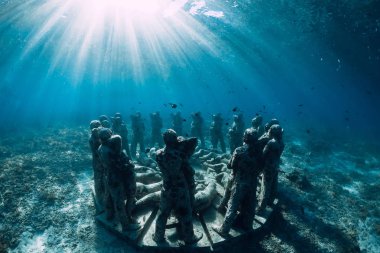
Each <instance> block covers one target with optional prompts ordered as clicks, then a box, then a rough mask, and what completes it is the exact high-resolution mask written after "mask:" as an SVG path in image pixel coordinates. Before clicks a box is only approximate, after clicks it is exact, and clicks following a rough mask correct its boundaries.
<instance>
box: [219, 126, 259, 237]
mask: <svg viewBox="0 0 380 253" xmlns="http://www.w3.org/2000/svg"><path fill="white" fill-rule="evenodd" d="M243 140H244V143H245V145H244V146H242V147H239V148H237V149H236V150H235V151H234V153H233V155H232V158H231V160H230V162H229V164H228V168H230V169H232V175H233V180H232V182H233V183H232V191H231V197H230V200H229V201H228V208H227V212H226V216H225V218H224V221H223V223H222V225H220V226H213V227H212V228H213V229H214V230H215V231H216V232H217V233H219V234H220V235H222V236H224V237H225V236H228V233H229V231H230V229H231V227H232V224H233V223H234V221H235V219H236V218H239V221H240V227H241V228H242V229H244V230H250V229H252V225H253V219H254V217H255V206H256V201H257V200H256V188H257V177H258V175H259V173H260V168H259V164H258V156H259V155H260V152H259V150H258V149H257V145H256V144H257V140H258V134H257V131H255V130H252V129H247V130H246V131H245V132H244V139H243ZM238 211H239V212H240V213H239V217H238Z"/></svg>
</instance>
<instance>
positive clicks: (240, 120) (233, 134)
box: [228, 113, 245, 154]
mask: <svg viewBox="0 0 380 253" xmlns="http://www.w3.org/2000/svg"><path fill="white" fill-rule="evenodd" d="M233 119H234V122H233V123H232V126H231V128H230V129H229V130H228V137H229V141H230V152H231V154H232V153H233V152H234V150H235V149H236V148H237V147H240V146H241V145H242V144H243V143H242V140H243V134H244V130H245V124H244V117H243V114H242V113H239V114H237V115H236V114H235V115H234V117H233Z"/></svg>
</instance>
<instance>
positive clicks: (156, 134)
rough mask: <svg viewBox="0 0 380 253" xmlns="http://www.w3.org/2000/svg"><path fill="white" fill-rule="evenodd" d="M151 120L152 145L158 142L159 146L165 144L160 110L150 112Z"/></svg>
mask: <svg viewBox="0 0 380 253" xmlns="http://www.w3.org/2000/svg"><path fill="white" fill-rule="evenodd" d="M150 120H151V125H152V136H151V142H150V144H151V146H152V147H154V146H155V145H156V144H158V147H160V148H161V147H162V146H163V141H162V135H161V129H162V126H163V125H162V118H161V116H160V113H159V112H154V113H151V114H150Z"/></svg>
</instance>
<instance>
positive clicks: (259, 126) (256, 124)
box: [252, 115, 265, 136]
mask: <svg viewBox="0 0 380 253" xmlns="http://www.w3.org/2000/svg"><path fill="white" fill-rule="evenodd" d="M252 129H254V130H256V131H257V133H258V134H259V136H261V135H263V134H264V132H265V130H264V126H263V116H261V115H257V116H256V117H254V118H253V119H252Z"/></svg>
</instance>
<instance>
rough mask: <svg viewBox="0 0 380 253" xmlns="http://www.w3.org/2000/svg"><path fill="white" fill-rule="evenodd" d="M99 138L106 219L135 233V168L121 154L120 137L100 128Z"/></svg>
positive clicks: (123, 154)
mask: <svg viewBox="0 0 380 253" xmlns="http://www.w3.org/2000/svg"><path fill="white" fill-rule="evenodd" d="M99 138H100V140H101V145H100V147H99V156H100V161H101V163H102V166H103V168H104V171H105V189H106V193H105V202H106V203H105V210H106V213H107V219H108V220H112V219H113V218H114V216H116V218H117V219H118V221H119V222H120V223H121V226H122V230H123V231H126V230H130V229H132V230H133V229H138V228H139V224H138V223H137V221H136V220H135V219H134V218H133V217H132V210H133V208H134V206H135V195H136V178H135V172H134V169H133V168H134V166H133V164H132V163H131V162H130V160H129V158H128V157H127V156H126V154H125V153H124V152H123V151H122V144H121V137H120V136H119V135H112V131H111V130H110V129H108V128H103V129H101V130H100V131H99ZM125 201H126V203H125Z"/></svg>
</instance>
